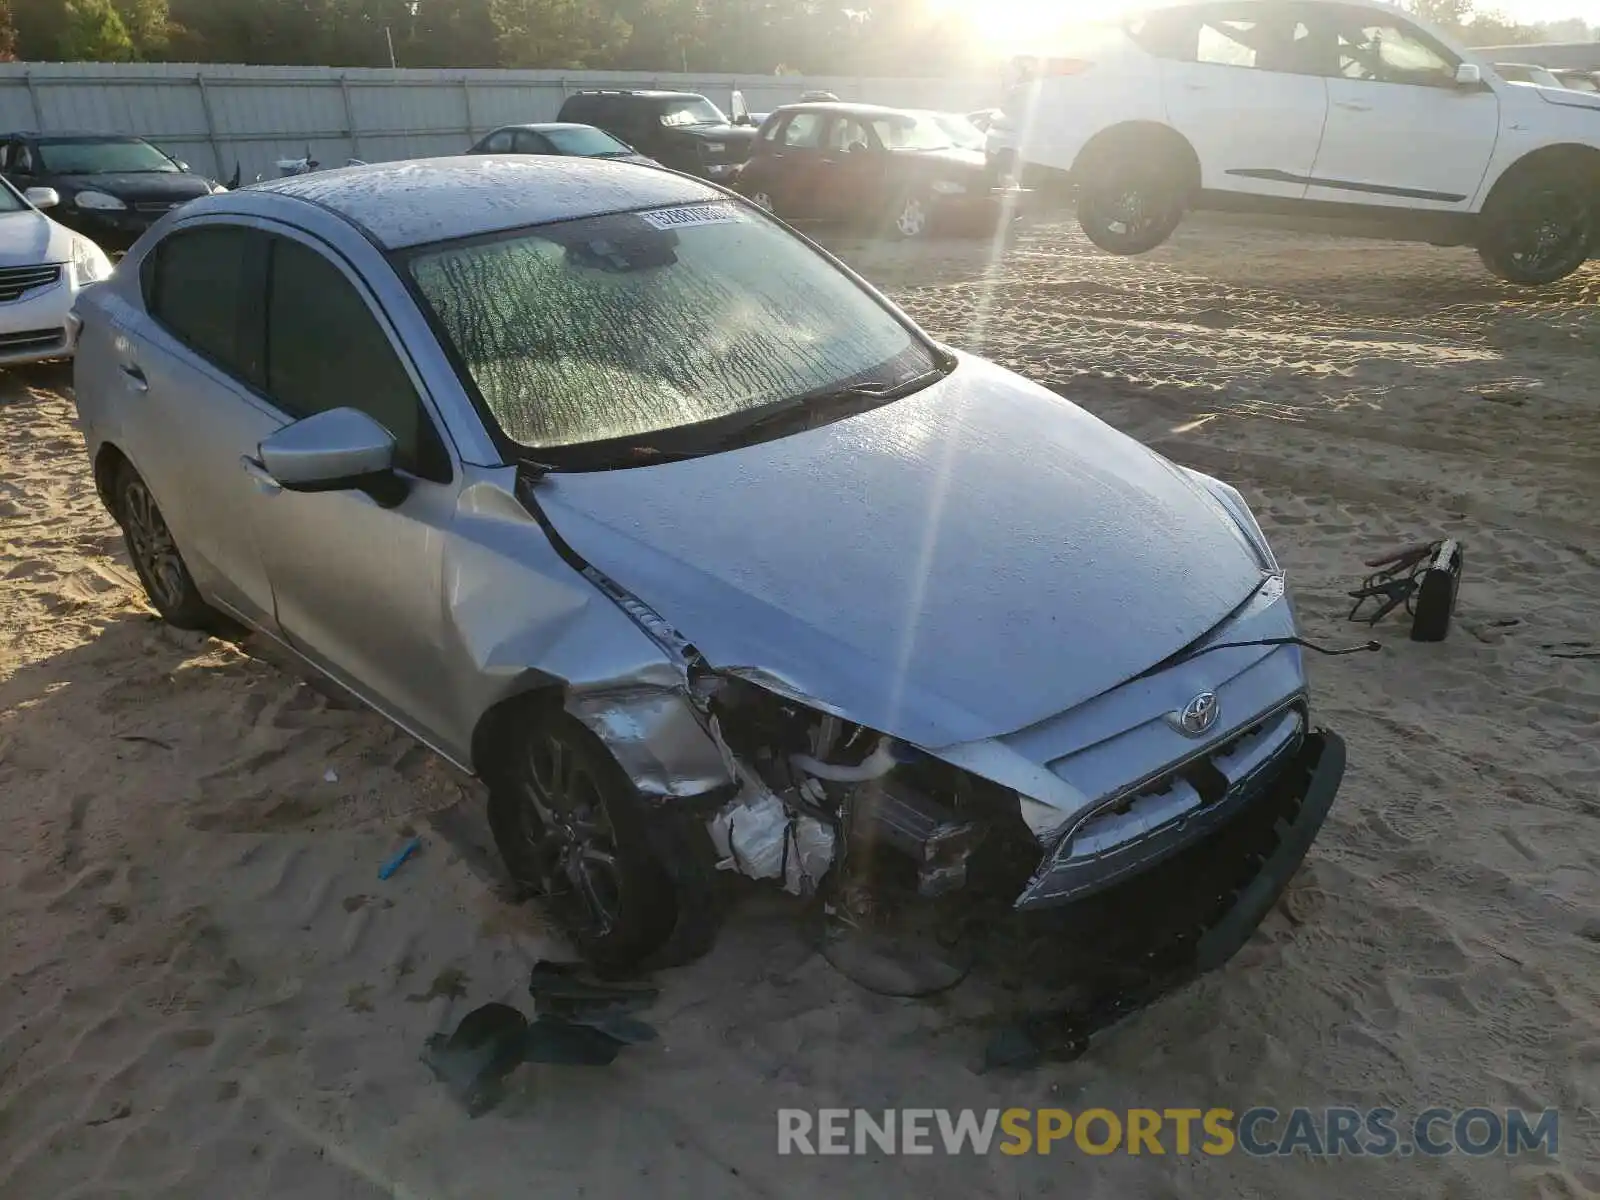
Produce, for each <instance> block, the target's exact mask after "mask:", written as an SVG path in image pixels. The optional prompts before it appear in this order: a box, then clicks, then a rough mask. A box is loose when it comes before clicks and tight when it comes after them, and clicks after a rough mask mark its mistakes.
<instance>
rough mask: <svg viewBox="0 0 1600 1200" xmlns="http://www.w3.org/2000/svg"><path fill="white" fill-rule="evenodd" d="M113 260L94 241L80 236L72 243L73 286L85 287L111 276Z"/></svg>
mask: <svg viewBox="0 0 1600 1200" xmlns="http://www.w3.org/2000/svg"><path fill="white" fill-rule="evenodd" d="M111 269H112V268H111V260H110V259H109V258H107V257H106V253H105V251H104V250H102V249H100V247H99V246H96V245H95V244H94V243H93V242H91V241H88V240H86V239H84V238H79V239H78V240H77V241H75V242H73V244H72V286H73V287H80V288H81V287H85V286H86V285H88V284H91V283H99V282H100V281H101V280H102V279H109V278H110V277H111Z"/></svg>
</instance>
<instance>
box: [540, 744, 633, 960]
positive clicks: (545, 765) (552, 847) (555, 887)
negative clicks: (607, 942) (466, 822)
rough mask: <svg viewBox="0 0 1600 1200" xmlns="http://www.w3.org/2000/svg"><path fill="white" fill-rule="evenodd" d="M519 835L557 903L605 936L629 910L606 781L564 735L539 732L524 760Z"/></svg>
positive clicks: (585, 926)
mask: <svg viewBox="0 0 1600 1200" xmlns="http://www.w3.org/2000/svg"><path fill="white" fill-rule="evenodd" d="M521 766H522V770H521V773H520V775H521V777H520V780H519V782H520V783H521V789H520V790H521V792H522V795H523V799H524V801H525V803H524V804H523V805H522V806H520V810H519V818H520V820H519V829H518V835H519V837H520V839H521V840H522V842H523V843H524V848H525V849H526V851H527V855H528V858H527V861H528V863H529V864H530V865H531V866H532V868H533V869H534V871H536V872H537V873H538V875H539V878H538V880H537V882H538V884H539V885H540V887H541V889H542V890H543V892H544V894H545V895H546V896H548V897H549V898H550V899H551V901H552V902H554V903H558V904H561V905H563V906H564V907H565V909H566V910H567V915H568V916H569V917H570V918H571V919H572V920H573V921H574V922H575V923H577V924H579V925H581V927H582V928H583V929H584V931H585V932H587V933H588V934H589V935H590V936H593V937H596V938H600V937H604V936H605V935H606V934H608V933H609V932H610V931H611V930H612V928H613V927H614V926H615V925H616V923H617V920H618V917H619V915H620V912H621V899H622V872H621V869H620V867H619V865H618V861H617V843H616V833H615V831H614V830H613V828H612V826H611V821H610V818H609V816H608V815H607V813H606V807H605V799H604V793H603V791H602V787H603V785H602V783H601V781H600V780H599V779H597V778H595V776H594V774H593V772H592V771H591V770H590V768H589V766H588V764H587V763H586V762H585V761H584V759H583V756H581V755H579V754H576V753H574V751H573V748H572V747H571V746H569V745H568V744H567V742H566V741H565V740H564V739H563V738H562V737H561V735H560V734H559V733H558V732H544V731H541V732H536V733H535V734H534V735H533V736H532V737H531V738H530V739H529V741H528V742H527V744H526V749H525V750H524V753H523V755H522V761H521Z"/></svg>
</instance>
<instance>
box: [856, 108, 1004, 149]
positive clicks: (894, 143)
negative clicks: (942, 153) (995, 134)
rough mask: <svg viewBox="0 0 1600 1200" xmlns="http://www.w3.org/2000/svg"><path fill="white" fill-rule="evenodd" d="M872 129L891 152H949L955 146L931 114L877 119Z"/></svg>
mask: <svg viewBox="0 0 1600 1200" xmlns="http://www.w3.org/2000/svg"><path fill="white" fill-rule="evenodd" d="M872 127H873V128H874V129H876V130H877V131H878V137H879V138H881V139H882V140H883V144H884V145H885V146H887V147H889V149H891V150H949V149H950V148H951V147H952V146H954V145H955V144H956V143H955V139H954V137H953V136H952V134H951V132H950V130H949V129H947V128H946V127H945V125H944V123H943V122H942V121H940V120H939V118H938V117H937V116H935V115H934V114H932V113H916V114H911V115H907V116H903V117H900V116H897V117H878V118H876V119H874V120H873V122H872ZM979 144H980V145H981V144H982V143H981V141H980V143H979Z"/></svg>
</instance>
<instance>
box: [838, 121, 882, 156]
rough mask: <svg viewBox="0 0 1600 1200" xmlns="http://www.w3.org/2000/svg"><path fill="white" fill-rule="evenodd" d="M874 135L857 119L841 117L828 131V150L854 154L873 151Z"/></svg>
mask: <svg viewBox="0 0 1600 1200" xmlns="http://www.w3.org/2000/svg"><path fill="white" fill-rule="evenodd" d="M872 142H873V139H872V133H871V131H870V130H868V128H867V126H866V124H865V123H864V122H862V121H860V120H858V119H856V118H855V117H840V118H839V119H838V120H836V121H835V122H834V123H833V128H832V129H830V130H829V131H828V149H829V150H834V151H837V152H839V153H841V154H853V153H857V152H859V151H863V150H870V149H872Z"/></svg>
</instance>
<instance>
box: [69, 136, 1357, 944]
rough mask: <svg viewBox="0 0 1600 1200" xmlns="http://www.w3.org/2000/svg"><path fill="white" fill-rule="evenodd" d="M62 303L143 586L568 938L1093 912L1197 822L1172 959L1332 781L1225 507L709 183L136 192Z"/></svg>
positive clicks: (1329, 792)
mask: <svg viewBox="0 0 1600 1200" xmlns="http://www.w3.org/2000/svg"><path fill="white" fill-rule="evenodd" d="M80 316H81V319H82V322H83V332H82V341H81V349H80V352H79V355H78V359H77V368H76V371H77V375H76V388H77V402H78V405H79V409H80V412H81V414H82V419H83V428H84V433H85V437H86V440H87V448H88V452H89V454H90V456H91V458H92V461H93V466H94V474H95V479H96V481H97V483H98V486H99V489H100V493H101V496H102V497H103V499H104V501H105V503H106V505H107V507H108V508H109V509H110V511H111V513H112V514H113V515H114V516H115V517H116V519H117V520H118V521H119V522H120V523H121V525H122V527H123V529H124V530H125V532H126V536H127V543H128V549H129V551H130V553H131V555H132V558H133V562H134V565H135V566H136V568H137V570H138V572H139V575H140V578H141V579H142V580H143V582H144V585H145V587H146V589H147V591H148V593H149V596H150V599H151V602H152V603H153V604H154V606H155V607H156V609H157V610H158V611H159V612H160V613H161V615H162V616H163V617H165V618H166V619H167V620H168V621H171V622H172V623H174V624H176V625H179V626H182V627H187V628H197V627H198V628H206V627H215V626H216V624H217V622H218V621H219V620H220V619H222V618H228V619H231V620H233V621H236V622H243V623H245V624H246V625H249V626H251V627H254V628H255V629H257V630H259V631H261V632H262V633H264V634H266V635H268V636H269V637H271V638H273V639H276V640H277V641H278V642H281V643H282V644H283V646H285V647H287V648H288V649H289V650H291V651H292V652H293V653H294V654H296V655H298V656H299V657H300V658H301V659H303V660H304V662H305V663H306V664H308V665H309V666H310V667H312V668H314V669H315V670H317V671H320V672H322V673H324V674H326V675H327V676H329V677H331V678H332V679H334V680H335V681H337V682H338V683H339V684H342V685H343V686H345V687H346V688H348V689H349V690H351V691H353V692H354V693H355V694H356V695H358V696H359V697H361V698H362V699H363V700H365V701H366V702H367V703H369V704H370V705H371V706H372V707H373V708H375V709H376V710H377V711H379V712H380V713H382V714H384V715H385V716H387V717H388V718H389V719H391V720H392V721H394V722H395V723H396V724H397V725H399V726H401V727H402V728H404V729H406V730H407V731H409V732H410V733H411V734H413V735H414V736H416V737H417V738H418V739H420V740H422V741H424V742H426V743H427V744H428V745H430V746H432V747H433V748H434V749H436V750H437V751H438V752H439V753H440V754H442V755H444V756H445V757H447V758H449V759H451V760H453V761H454V762H455V763H457V764H459V765H460V766H462V767H464V768H466V769H468V770H471V771H474V772H477V773H479V774H480V775H482V776H483V777H484V778H485V780H486V781H487V783H488V785H489V791H490V806H489V808H490V811H489V814H488V816H489V820H490V824H491V825H492V827H493V831H494V834H495V837H496V840H497V842H498V845H499V847H500V850H501V853H502V855H503V856H504V858H505V861H506V864H507V866H508V868H509V870H510V872H511V874H512V875H513V876H514V877H515V879H516V880H517V881H518V882H519V883H520V884H522V885H525V886H526V888H527V889H528V890H529V891H530V892H533V893H537V894H541V895H543V896H545V897H546V901H547V903H548V904H549V905H550V906H551V908H552V910H553V911H554V912H555V913H556V914H557V915H558V917H559V918H560V919H561V920H562V922H563V923H564V925H565V927H566V928H567V929H568V930H569V931H570V933H571V935H572V937H573V938H574V940H575V942H576V943H577V945H578V946H579V948H580V949H581V950H583V951H584V952H585V953H586V954H588V955H589V956H590V957H591V958H592V959H593V960H594V961H596V962H600V963H604V964H608V965H613V966H622V965H628V964H637V963H641V962H650V961H663V960H667V959H671V958H673V957H676V958H678V959H680V960H681V959H682V958H684V957H688V956H691V955H692V954H693V953H694V952H698V951H700V950H703V949H704V948H705V946H706V945H708V944H709V934H710V931H711V930H712V929H714V925H715V922H714V920H711V919H710V918H709V917H708V913H710V912H712V910H713V909H715V907H716V905H715V900H716V897H718V896H720V894H721V892H720V890H719V889H718V888H717V887H715V886H713V884H714V882H715V881H717V880H726V879H727V878H728V875H727V874H722V873H719V870H718V869H719V868H721V871H722V872H732V873H734V874H742V875H746V876H751V877H755V878H760V879H769V880H771V881H773V882H774V883H775V884H778V885H780V886H782V887H785V888H787V889H788V890H790V891H791V892H794V893H797V894H813V893H815V892H817V891H818V890H822V891H824V892H828V893H830V894H833V895H834V896H835V897H836V898H837V897H840V896H844V895H845V894H846V893H848V894H850V895H855V894H858V893H859V891H860V890H861V889H862V888H863V887H865V888H866V889H867V890H869V891H871V892H874V893H876V894H877V896H878V898H879V899H882V897H883V895H884V893H886V892H889V891H893V892H894V902H895V904H897V905H902V906H904V907H907V908H914V907H915V906H916V905H918V904H922V903H926V904H937V905H945V906H949V905H952V904H953V905H956V906H966V907H967V908H968V909H970V910H971V911H978V910H980V909H983V910H984V911H988V910H987V909H984V907H983V906H984V905H985V904H989V903H990V902H993V904H994V908H995V911H997V912H999V913H1000V914H1001V919H1007V920H1009V919H1011V918H1010V917H1006V916H1005V914H1007V913H1010V914H1015V915H1016V916H1017V917H1018V918H1019V919H1020V918H1026V917H1027V916H1028V915H1029V914H1030V913H1033V912H1037V911H1045V910H1049V911H1052V912H1055V913H1058V914H1061V913H1065V914H1067V915H1068V917H1070V916H1071V914H1073V913H1074V912H1083V911H1088V910H1085V909H1082V908H1081V907H1079V906H1081V905H1082V904H1084V903H1085V902H1087V901H1099V902H1100V903H1101V905H1102V907H1104V905H1105V904H1107V903H1108V901H1107V899H1106V898H1107V897H1110V898H1112V900H1111V901H1110V902H1111V903H1113V904H1114V906H1115V908H1116V910H1117V911H1120V912H1121V913H1123V914H1124V915H1125V914H1127V913H1128V912H1130V911H1131V910H1132V909H1133V908H1136V907H1137V906H1138V905H1139V903H1140V897H1141V896H1143V895H1146V894H1154V893H1155V892H1161V893H1162V894H1163V895H1164V896H1167V897H1169V899H1170V897H1171V896H1173V895H1176V894H1177V892H1176V891H1175V890H1174V885H1175V881H1176V880H1177V877H1178V875H1179V874H1180V864H1184V865H1182V867H1181V871H1182V872H1189V871H1193V870H1195V869H1198V868H1196V866H1195V864H1196V863H1197V862H1198V863H1200V864H1202V865H1204V864H1206V863H1212V865H1214V860H1216V859H1217V858H1218V857H1219V854H1220V853H1221V852H1220V851H1218V850H1217V849H1216V847H1218V846H1235V847H1236V849H1237V861H1236V862H1235V861H1232V860H1230V862H1229V864H1228V865H1229V868H1230V869H1229V871H1228V872H1225V874H1226V879H1225V880H1223V881H1222V882H1221V883H1218V882H1217V880H1215V879H1213V880H1211V881H1210V882H1209V883H1206V884H1205V885H1204V886H1202V887H1201V888H1200V892H1197V893H1195V895H1196V896H1199V895H1201V894H1202V893H1203V903H1202V901H1201V900H1196V899H1193V898H1192V897H1191V898H1190V899H1188V900H1185V901H1184V904H1185V905H1187V906H1188V907H1187V908H1186V910H1185V911H1184V912H1183V913H1182V914H1181V916H1182V919H1183V920H1184V921H1186V922H1188V924H1190V925H1194V926H1200V925H1203V926H1204V927H1205V928H1206V929H1208V930H1209V931H1210V933H1211V941H1210V943H1208V944H1207V945H1208V946H1209V949H1207V947H1205V946H1202V947H1201V948H1200V950H1199V952H1198V953H1199V956H1200V958H1202V959H1204V960H1205V961H1206V962H1207V963H1208V964H1210V963H1211V962H1213V961H1221V959H1222V958H1225V957H1226V956H1227V954H1228V953H1231V949H1232V947H1233V945H1235V944H1237V942H1239V941H1242V939H1243V937H1245V936H1247V935H1248V934H1249V932H1250V930H1251V929H1253V928H1254V926H1255V924H1256V923H1257V921H1258V920H1259V919H1260V916H1261V915H1262V914H1263V913H1264V912H1265V910H1266V907H1267V906H1268V905H1270V904H1271V903H1272V901H1273V900H1274V899H1275V897H1276V896H1277V894H1278V892H1279V890H1281V888H1282V886H1283V884H1284V882H1285V881H1286V880H1287V878H1288V876H1289V874H1290V873H1292V871H1293V870H1294V869H1295V867H1296V866H1297V865H1298V863H1299V862H1300V860H1301V858H1302V857H1303V855H1304V854H1305V852H1306V849H1307V847H1308V846H1309V845H1310V842H1311V839H1312V837H1313V836H1314V835H1315V833H1316V832H1317V829H1318V828H1319V827H1320V825H1321V823H1322V820H1323V817H1324V815H1325V814H1326V812H1327V809H1328V805H1329V804H1330V803H1331V802H1332V799H1333V795H1334V792H1335V790H1336V789H1337V787H1338V784H1339V781H1340V778H1341V775H1342V771H1343V761H1344V759H1343V748H1342V743H1341V742H1340V740H1339V739H1338V737H1337V736H1336V735H1334V734H1332V733H1329V732H1327V731H1324V730H1320V729H1316V728H1315V727H1314V726H1313V725H1312V723H1311V715H1310V710H1309V707H1308V701H1307V692H1306V680H1305V675H1304V672H1303V667H1302V661H1301V651H1300V649H1299V648H1298V647H1296V646H1295V645H1293V644H1291V643H1292V641H1293V639H1294V637H1295V621H1294V615H1293V612H1292V609H1291V605H1290V601H1289V598H1288V596H1287V594H1286V591H1285V586H1284V578H1283V572H1282V571H1281V569H1280V568H1279V566H1278V564H1277V562H1276V560H1275V559H1274V557H1273V554H1272V551H1271V549H1270V548H1269V547H1268V545H1267V543H1266V540H1265V538H1264V537H1263V536H1262V533H1261V530H1260V528H1259V527H1258V526H1257V524H1256V522H1255V520H1254V519H1253V518H1252V516H1251V514H1250V512H1249V510H1248V508H1247V507H1246V506H1245V504H1244V502H1243V501H1242V499H1241V498H1240V496H1239V494H1238V492H1236V491H1235V490H1234V489H1232V488H1230V487H1228V486H1227V485H1225V484H1222V483H1220V482H1218V481H1216V480H1214V479H1210V478H1208V477H1206V476H1203V475H1200V474H1197V473H1195V472H1193V471H1189V470H1186V469H1184V468H1181V467H1178V466H1175V465H1174V464H1172V463H1170V462H1168V461H1167V460H1165V459H1163V458H1161V457H1160V456H1158V455H1156V454H1154V453H1152V452H1151V451H1150V450H1148V449H1146V448H1145V447H1143V446H1141V445H1139V444H1138V443H1136V442H1134V441H1132V440H1131V439H1129V438H1127V437H1125V436H1123V435H1122V434H1119V433H1117V432H1116V431H1115V430H1113V429H1111V428H1110V427H1109V426H1107V425H1105V424H1103V423H1102V422H1101V421H1099V420H1097V419H1095V418H1094V417H1092V416H1090V415H1089V414H1087V413H1085V412H1084V411H1083V410H1081V409H1079V408H1078V407H1077V406H1075V405H1073V404H1072V403H1070V402H1068V401H1067V400H1065V399H1062V398H1061V397H1059V396H1057V395H1055V394H1054V393H1052V392H1050V391H1047V390H1046V389H1044V388H1042V387H1039V386H1037V385H1035V384H1032V383H1030V382H1028V381H1027V380H1024V379H1022V378H1020V377H1018V376H1017V375H1014V374H1012V373H1010V372H1008V371H1005V370H1002V369H1001V368H999V367H997V366H995V365H993V364H991V363H988V362H986V361H984V360H982V359H980V358H976V357H973V356H971V355H968V354H962V353H958V352H955V351H953V350H951V349H948V348H946V347H944V346H942V345H940V344H938V343H936V342H934V341H933V340H931V339H930V338H929V337H928V336H927V335H925V334H924V333H922V332H921V331H920V330H919V329H918V328H917V327H916V326H915V325H914V324H913V323H912V322H911V321H910V320H909V319H908V318H907V317H906V316H905V315H904V314H903V313H902V312H900V311H899V310H898V309H897V308H896V307H895V306H894V305H893V304H891V303H890V302H889V301H888V300H886V299H885V298H884V297H883V296H881V295H879V294H878V293H877V292H875V291H874V290H873V289H871V288H870V287H869V286H867V285H866V284H865V283H864V282H863V281H862V280H860V279H859V278H857V277H856V276H855V275H853V274H852V273H851V272H849V271H848V270H847V269H846V268H844V267H843V266H842V265H841V264H839V263H837V262H836V261H834V260H833V259H831V258H830V257H828V256H827V255H825V254H824V253H823V252H821V251H820V250H818V249H817V248H816V247H814V246H813V245H812V244H811V243H810V242H808V241H806V240H805V239H804V238H802V237H800V236H798V235H796V234H795V233H793V232H792V231H790V230H789V229H787V228H786V227H784V226H783V225H781V224H780V223H778V222H776V221H774V220H772V219H770V218H769V217H768V216H766V215H765V214H764V213H762V212H760V211H759V210H757V209H755V208H753V207H752V206H749V205H747V204H746V203H744V202H743V201H741V200H739V199H738V198H737V197H734V196H732V195H731V194H730V193H728V192H725V191H723V190H722V189H719V188H716V187H714V186H712V185H708V184H706V183H703V182H700V181H697V180H693V179H690V178H688V177H686V176H681V175H677V174H674V173H670V172H664V171H659V170H650V169H646V168H641V167H636V166H631V165H627V164H621V163H611V162H598V161H592V160H584V159H577V158H555V157H547V158H496V157H493V156H487V157H459V158H450V159H440V160H432V161H419V162H403V163H390V164H385V165H378V166H370V167H359V168H353V169H348V170H337V171H329V172H324V173H320V174H314V175H308V176H304V177H301V178H294V179H283V180H274V181H270V182H267V183H264V184H259V185H256V186H252V187H249V188H245V189H243V190H240V191H236V192H233V193H230V194H226V195H219V196H215V197H212V198H209V199H205V200H201V201H198V202H196V203H194V204H191V205H187V206H185V207H184V208H183V209H182V210H180V211H178V212H176V213H174V214H172V215H171V216H169V217H167V218H165V219H163V220H162V221H161V222H160V223H159V225H157V226H156V227H155V228H154V229H152V230H151V231H150V233H149V234H148V235H147V236H145V237H144V238H143V239H141V241H140V242H139V244H138V245H137V246H136V247H135V248H134V249H133V251H132V252H131V253H130V254H129V255H128V257H127V259H126V260H125V262H124V263H123V264H122V267H121V269H119V270H118V271H117V273H116V276H115V278H114V279H112V280H111V281H110V282H108V283H106V284H103V285H101V286H98V287H96V288H94V289H91V291H90V292H89V293H87V294H86V295H85V296H84V298H83V301H82V302H81V304H80ZM1241 829H1248V830H1251V831H1253V832H1251V833H1250V835H1249V836H1248V837H1243V838H1242V840H1240V839H1241V837H1242V835H1239V833H1238V831H1239V830H1241ZM1229 837H1233V838H1234V841H1232V842H1229V841H1227V840H1226V839H1227V838H1229ZM1216 839H1223V840H1222V841H1217V840H1216ZM1207 869H1210V868H1209V867H1208V868H1207ZM1218 878H1221V877H1218ZM1197 886H1199V885H1197ZM1179 890H1181V889H1179ZM843 902H844V901H843V900H840V903H843ZM1196 905H1199V907H1196ZM1206 906H1210V907H1206ZM891 907H892V906H891ZM1218 931H1220V932H1218Z"/></svg>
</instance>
